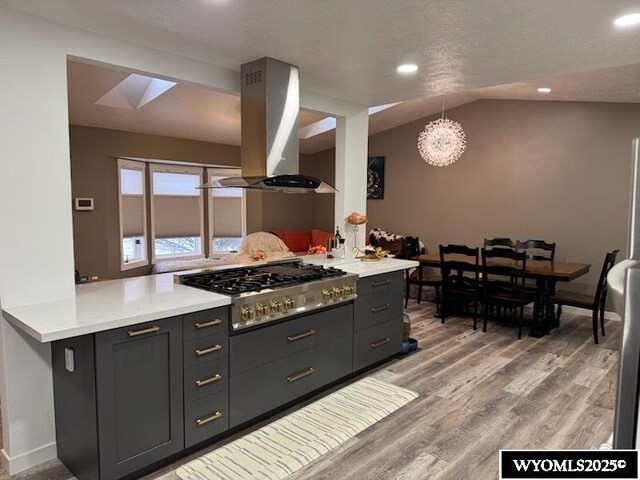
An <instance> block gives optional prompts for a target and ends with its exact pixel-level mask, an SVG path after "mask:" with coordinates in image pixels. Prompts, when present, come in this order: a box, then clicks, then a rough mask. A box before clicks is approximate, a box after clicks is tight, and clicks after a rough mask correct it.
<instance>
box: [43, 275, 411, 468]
mask: <svg viewBox="0 0 640 480" xmlns="http://www.w3.org/2000/svg"><path fill="white" fill-rule="evenodd" d="M402 296H403V290H402V273H401V272H393V273H388V274H384V275H377V276H373V277H366V278H363V279H361V280H360V281H359V282H358V299H357V300H356V301H355V304H351V303H346V304H340V305H336V306H334V307H332V308H328V309H326V310H322V311H318V312H314V313H310V314H307V315H304V316H300V317H297V318H292V319H289V320H285V321H282V322H279V323H274V324H271V325H266V326H264V327H263V328H259V329H256V330H254V331H249V332H243V333H239V334H237V335H233V336H231V337H230V336H229V309H228V308H227V307H223V308H217V309H210V310H205V311H202V312H196V313H191V314H187V315H184V316H178V317H172V318H167V319H162V320H158V321H153V322H148V323H144V324H140V325H135V326H132V327H125V328H119V329H115V330H109V331H105V332H100V333H96V334H91V335H84V336H81V337H75V338H71V339H66V340H60V341H57V342H54V343H53V344H52V361H53V377H54V402H55V414H56V436H57V446H58V456H59V458H60V460H62V462H63V463H64V464H65V465H67V467H68V468H69V469H70V470H71V471H72V472H73V473H74V474H75V476H76V477H77V478H78V479H79V480H117V479H120V478H124V477H127V478H131V477H132V476H133V475H135V474H137V473H138V472H140V471H142V470H144V469H147V468H149V467H150V466H152V465H154V464H157V463H159V462H162V461H164V460H166V459H167V458H170V457H172V456H175V455H176V454H179V453H180V452H182V451H184V450H185V449H186V448H190V447H192V446H194V445H197V444H200V443H203V442H207V441H209V440H211V439H213V438H215V437H219V436H220V435H222V434H224V432H225V431H227V430H228V429H229V428H233V427H236V426H238V425H241V424H244V423H246V422H249V421H251V420H254V419H256V418H257V417H259V416H262V415H264V414H267V413H268V412H270V411H273V410H275V409H278V408H280V407H282V406H283V405H285V404H288V403H290V402H292V401H294V400H296V399H298V398H300V397H302V396H304V395H306V394H308V393H310V392H313V391H316V390H318V389H321V388H322V387H324V386H326V385H328V384H330V383H332V382H335V381H337V380H340V379H341V378H344V377H347V376H348V375H350V374H352V373H353V372H354V371H358V370H362V369H364V368H367V367H369V366H371V365H373V364H375V363H378V362H380V361H382V360H384V359H386V358H388V357H390V356H392V355H393V354H395V353H397V352H398V351H399V350H400V347H401V342H402ZM69 359H73V361H72V362H70V361H69Z"/></svg>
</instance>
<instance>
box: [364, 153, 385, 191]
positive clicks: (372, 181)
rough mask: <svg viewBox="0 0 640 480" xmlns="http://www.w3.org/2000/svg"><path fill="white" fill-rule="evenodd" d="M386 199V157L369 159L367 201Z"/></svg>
mask: <svg viewBox="0 0 640 480" xmlns="http://www.w3.org/2000/svg"><path fill="white" fill-rule="evenodd" d="M383 198H384V157H369V158H368V159H367V199H368V200H382V199H383Z"/></svg>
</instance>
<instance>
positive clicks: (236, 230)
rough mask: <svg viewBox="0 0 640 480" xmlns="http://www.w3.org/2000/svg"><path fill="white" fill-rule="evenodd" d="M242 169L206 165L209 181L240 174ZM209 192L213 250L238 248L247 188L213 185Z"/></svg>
mask: <svg viewBox="0 0 640 480" xmlns="http://www.w3.org/2000/svg"><path fill="white" fill-rule="evenodd" d="M239 175H240V170H239V169H237V168H234V169H214V168H208V169H207V176H208V177H209V181H210V182H215V181H217V180H220V179H221V178H226V177H232V176H239ZM210 192H211V193H210V195H209V238H210V239H211V249H210V254H211V255H212V256H214V255H220V254H224V253H234V252H237V251H238V249H239V248H240V245H241V244H242V237H243V236H244V234H245V232H244V230H245V220H244V210H245V207H244V201H245V200H244V190H243V189H242V188H212V189H211V190H210Z"/></svg>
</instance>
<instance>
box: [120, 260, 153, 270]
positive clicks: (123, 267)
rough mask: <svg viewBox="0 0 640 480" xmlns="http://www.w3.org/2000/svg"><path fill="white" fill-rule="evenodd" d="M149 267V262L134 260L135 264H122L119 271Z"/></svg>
mask: <svg viewBox="0 0 640 480" xmlns="http://www.w3.org/2000/svg"><path fill="white" fill-rule="evenodd" d="M147 265H149V260H136V261H135V262H128V263H123V264H121V265H120V271H121V272H124V271H126V270H133V269H134V268H140V267H146V266H147Z"/></svg>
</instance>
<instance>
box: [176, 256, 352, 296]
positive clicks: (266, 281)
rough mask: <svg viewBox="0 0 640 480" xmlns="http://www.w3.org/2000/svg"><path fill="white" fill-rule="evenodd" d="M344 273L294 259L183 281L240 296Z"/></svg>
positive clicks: (202, 287)
mask: <svg viewBox="0 0 640 480" xmlns="http://www.w3.org/2000/svg"><path fill="white" fill-rule="evenodd" d="M342 275H345V272H343V271H342V270H338V269H336V268H333V267H326V268H323V267H321V266H317V265H307V264H303V263H293V262H291V263H285V264H276V265H264V266H261V267H247V268H238V269H232V270H223V271H218V272H205V273H200V274H194V275H189V276H187V277H185V278H183V280H182V282H181V283H183V284H184V285H188V286H190V287H196V288H200V289H203V290H208V291H210V292H216V293H222V294H226V295H240V294H242V293H247V292H259V291H262V290H266V289H275V288H281V287H287V286H291V285H298V284H301V283H305V282H312V281H314V280H321V279H324V278H332V277H339V276H342Z"/></svg>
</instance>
